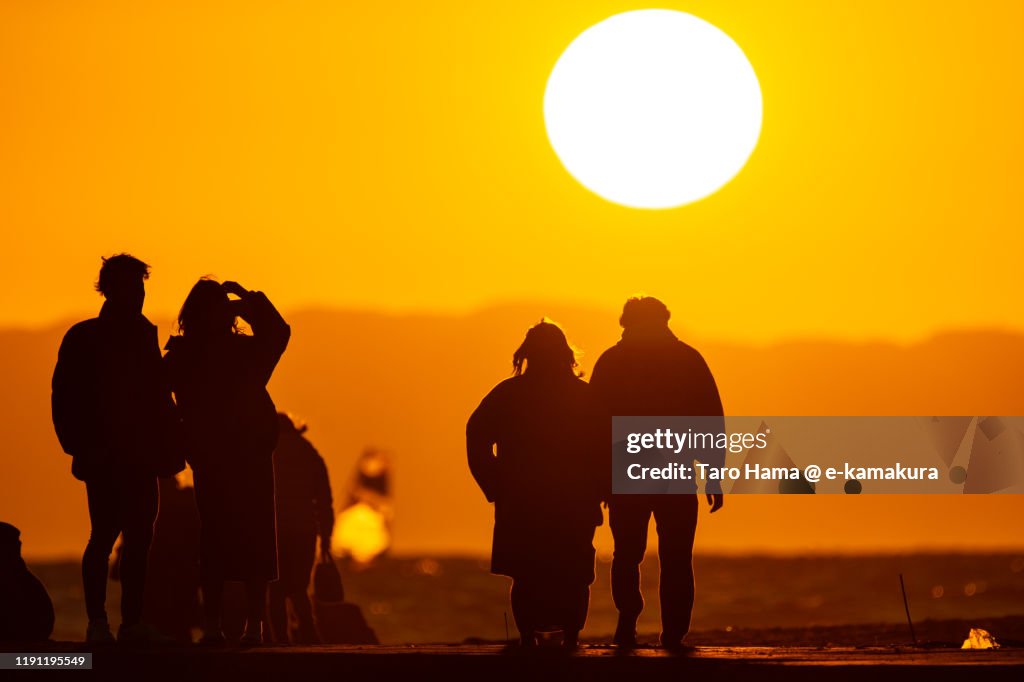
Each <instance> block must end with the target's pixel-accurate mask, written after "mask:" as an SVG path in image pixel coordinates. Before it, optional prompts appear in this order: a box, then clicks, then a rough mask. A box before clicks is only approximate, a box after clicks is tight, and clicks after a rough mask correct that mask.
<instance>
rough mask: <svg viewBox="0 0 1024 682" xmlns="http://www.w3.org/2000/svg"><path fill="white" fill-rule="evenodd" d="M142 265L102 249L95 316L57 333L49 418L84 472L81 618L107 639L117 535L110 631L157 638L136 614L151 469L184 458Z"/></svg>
mask: <svg viewBox="0 0 1024 682" xmlns="http://www.w3.org/2000/svg"><path fill="white" fill-rule="evenodd" d="M148 277H149V266H148V265H146V264H145V263H143V262H142V261H140V260H139V259H137V258H133V257H132V256H129V255H127V254H119V255H116V256H113V257H111V258H105V259H103V267H102V268H101V269H100V275H99V281H98V282H97V283H96V289H97V291H99V293H100V294H101V295H102V296H103V297H104V298H105V299H106V301H105V302H104V303H103V307H102V308H101V309H100V314H99V317H96V318H93V319H91V320H86V321H84V322H80V323H78V324H76V325H75V326H73V327H72V328H71V329H70V330H69V331H68V333H67V334H66V335H65V336H64V341H63V342H62V343H61V346H60V352H59V355H58V358H57V367H56V369H55V370H54V373H53V394H52V409H53V425H54V428H55V430H56V432H57V437H58V439H59V440H60V443H61V447H63V448H64V451H65V452H66V453H68V454H69V455H71V456H72V457H73V459H72V464H71V473H72V474H73V475H74V476H75V478H77V479H79V480H81V481H84V482H85V488H86V493H87V495H88V501H89V520H90V522H91V524H92V530H91V534H90V536H89V544H88V545H87V546H86V548H85V554H84V556H83V557H82V582H83V584H84V588H85V604H86V611H87V612H88V616H89V627H88V629H87V631H86V641H87V642H91V643H104V642H110V641H113V635H112V633H111V632H110V626H109V625H108V623H107V613H106V606H105V602H106V592H107V563H108V561H109V560H110V553H111V551H112V550H113V547H114V543H115V542H116V541H117V537H118V535H123V543H124V544H123V553H122V556H121V564H120V575H121V627H120V629H119V630H118V640H119V641H121V642H127V643H146V642H152V641H154V640H159V639H161V637H160V636H159V635H157V634H156V633H155V632H154V631H153V630H152V629H151V628H149V627H147V626H145V625H143V624H142V622H141V621H142V600H143V590H144V587H145V578H146V559H147V555H148V553H149V545H150V542H151V540H152V537H153V521H154V519H155V518H156V514H157V506H158V503H159V494H158V492H157V480H156V479H157V475H158V474H160V475H167V474H173V473H175V472H176V471H180V470H181V468H183V462H184V461H183V459H180V453H177V452H176V451H175V448H174V443H173V436H174V434H175V422H176V417H175V412H174V403H173V401H172V400H171V392H170V388H169V386H168V384H167V382H166V381H165V380H164V377H163V368H162V363H161V354H160V345H159V343H158V342H157V332H156V327H155V326H154V325H153V324H151V323H150V322H149V320H147V319H146V318H145V317H144V316H143V315H142V303H143V301H144V300H145V297H146V290H145V285H144V284H143V281H144V280H146V279H147V278H148Z"/></svg>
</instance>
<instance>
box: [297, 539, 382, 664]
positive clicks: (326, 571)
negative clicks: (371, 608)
mask: <svg viewBox="0 0 1024 682" xmlns="http://www.w3.org/2000/svg"><path fill="white" fill-rule="evenodd" d="M313 618H314V620H316V629H317V632H318V633H319V634H320V641H321V642H323V643H324V644H379V643H380V641H379V640H378V639H377V634H376V633H375V632H374V631H373V629H372V628H371V627H370V626H369V625H368V624H367V622H366V619H365V618H363V612H362V610H361V609H360V608H359V607H358V606H356V605H355V604H349V603H347V602H346V601H345V588H344V586H343V585H342V582H341V574H340V573H339V572H338V567H337V565H336V564H335V563H334V559H333V558H332V557H331V555H330V554H329V553H327V552H325V553H324V554H323V555H322V560H321V561H320V562H318V563H317V565H316V568H315V569H314V570H313Z"/></svg>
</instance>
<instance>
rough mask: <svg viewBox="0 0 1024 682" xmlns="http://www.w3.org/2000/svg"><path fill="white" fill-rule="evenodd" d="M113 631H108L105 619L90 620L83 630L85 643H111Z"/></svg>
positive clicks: (108, 625) (112, 641) (108, 627)
mask: <svg viewBox="0 0 1024 682" xmlns="http://www.w3.org/2000/svg"><path fill="white" fill-rule="evenodd" d="M116 641H117V640H115V639H114V633H113V632H111V631H110V623H108V622H107V621H105V620H90V621H89V627H87V628H86V630H85V643H86V644H113V643H114V642H116Z"/></svg>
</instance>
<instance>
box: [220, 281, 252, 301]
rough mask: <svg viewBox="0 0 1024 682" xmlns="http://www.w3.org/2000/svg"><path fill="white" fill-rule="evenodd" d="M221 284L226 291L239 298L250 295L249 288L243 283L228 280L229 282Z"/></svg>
mask: <svg viewBox="0 0 1024 682" xmlns="http://www.w3.org/2000/svg"><path fill="white" fill-rule="evenodd" d="M221 286H222V287H224V291H226V292H228V293H229V294H234V295H235V296H237V297H238V298H245V297H246V296H248V295H249V290H248V289H246V288H245V287H243V286H242V285H241V284H239V283H238V282H235V281H233V280H228V281H227V282H224V283H223V284H221Z"/></svg>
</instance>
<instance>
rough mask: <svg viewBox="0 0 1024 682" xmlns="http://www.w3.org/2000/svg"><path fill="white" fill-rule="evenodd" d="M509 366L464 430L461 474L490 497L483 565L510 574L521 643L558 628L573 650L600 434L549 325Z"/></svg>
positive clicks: (588, 554)
mask: <svg viewBox="0 0 1024 682" xmlns="http://www.w3.org/2000/svg"><path fill="white" fill-rule="evenodd" d="M512 364H513V369H514V374H515V376H513V377H512V378H510V379H506V380H505V381H503V382H501V383H500V384H498V385H497V386H496V387H495V388H494V389H493V390H492V391H491V392H490V393H488V394H487V396H486V397H485V398H484V399H483V401H482V402H481V403H480V406H479V407H477V409H476V411H475V412H473V415H472V416H471V417H470V418H469V423H468V424H467V426H466V448H467V452H468V458H469V468H470V471H471V472H472V474H473V477H474V478H475V479H476V481H477V483H478V484H479V485H480V488H481V490H482V491H483V493H484V495H485V496H486V497H487V499H488V501H491V502H493V503H494V539H493V547H492V553H491V571H492V572H493V573H497V574H501V575H507V576H510V577H511V578H512V580H513V583H512V594H511V600H512V613H513V616H514V617H515V622H516V626H517V627H518V629H519V634H520V637H521V643H522V645H523V647H533V646H535V645H536V643H537V640H536V634H537V632H538V631H542V630H561V631H562V633H563V640H562V641H563V646H564V647H565V648H567V649H573V648H575V647H576V646H577V644H578V638H579V632H580V630H581V629H582V628H583V625H584V622H585V621H586V617H587V608H588V606H589V601H590V584H591V583H592V582H593V581H594V545H593V539H594V529H595V528H596V527H597V526H599V525H601V521H602V514H601V506H600V503H601V484H600V480H601V479H600V472H599V471H598V467H597V466H594V465H595V464H596V463H598V462H601V461H603V460H601V459H600V453H599V450H598V448H600V447H601V446H602V445H603V443H602V441H601V440H600V435H601V434H602V433H603V432H602V431H601V430H600V422H599V421H598V418H597V411H596V406H595V403H594V401H593V400H592V398H591V392H590V387H589V386H588V385H587V384H586V382H584V381H583V380H582V379H580V378H579V377H578V376H577V375H576V373H575V371H574V370H575V367H576V358H575V354H574V352H573V349H572V347H571V346H570V345H569V343H568V341H566V338H565V335H564V334H563V333H562V330H561V329H559V328H558V326H556V325H555V324H552V323H550V322H541V323H540V324H538V325H536V326H534V327H533V328H531V329H530V330H529V332H528V333H527V334H526V339H525V340H524V341H523V344H522V345H521V346H520V347H519V349H518V350H517V351H516V352H515V354H514V356H513V362H512Z"/></svg>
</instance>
